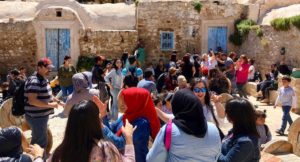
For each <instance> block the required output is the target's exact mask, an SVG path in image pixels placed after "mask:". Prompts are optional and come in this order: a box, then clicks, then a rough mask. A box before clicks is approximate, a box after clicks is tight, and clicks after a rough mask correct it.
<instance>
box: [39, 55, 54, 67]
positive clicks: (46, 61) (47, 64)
mask: <svg viewBox="0 0 300 162" xmlns="http://www.w3.org/2000/svg"><path fill="white" fill-rule="evenodd" d="M37 66H44V67H46V68H49V69H52V68H54V66H53V64H52V61H51V60H50V59H49V58H47V57H45V58H42V59H40V60H39V61H38V63H37Z"/></svg>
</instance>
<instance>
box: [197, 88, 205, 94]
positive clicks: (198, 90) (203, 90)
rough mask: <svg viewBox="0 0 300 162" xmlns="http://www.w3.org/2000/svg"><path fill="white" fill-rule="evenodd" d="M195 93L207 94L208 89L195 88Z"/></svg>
mask: <svg viewBox="0 0 300 162" xmlns="http://www.w3.org/2000/svg"><path fill="white" fill-rule="evenodd" d="M194 92H195V93H200V92H202V93H205V92H206V88H198V87H195V88H194Z"/></svg>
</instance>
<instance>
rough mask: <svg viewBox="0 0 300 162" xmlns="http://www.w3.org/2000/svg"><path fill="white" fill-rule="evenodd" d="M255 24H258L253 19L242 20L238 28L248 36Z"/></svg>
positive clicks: (243, 34) (242, 33)
mask: <svg viewBox="0 0 300 162" xmlns="http://www.w3.org/2000/svg"><path fill="white" fill-rule="evenodd" d="M253 25H256V23H255V22H254V21H253V20H249V19H246V20H242V21H240V22H239V23H238V24H237V30H238V31H239V33H240V34H241V35H242V36H246V35H247V34H248V33H249V31H250V30H251V27H252V26H253Z"/></svg>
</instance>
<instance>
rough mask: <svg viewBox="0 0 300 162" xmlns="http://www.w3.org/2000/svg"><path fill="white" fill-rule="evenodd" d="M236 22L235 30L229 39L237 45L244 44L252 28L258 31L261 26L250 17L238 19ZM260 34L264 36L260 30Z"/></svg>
mask: <svg viewBox="0 0 300 162" xmlns="http://www.w3.org/2000/svg"><path fill="white" fill-rule="evenodd" d="M234 24H235V32H234V33H233V34H231V35H230V36H229V41H230V42H231V43H232V44H234V45H236V46H240V45H242V44H243V41H244V40H245V39H246V37H247V35H248V34H249V32H250V30H256V31H257V30H258V29H260V27H259V26H258V25H256V22H255V21H253V20H250V19H238V20H236V21H235V22H234ZM259 35H261V36H262V31H260V33H259Z"/></svg>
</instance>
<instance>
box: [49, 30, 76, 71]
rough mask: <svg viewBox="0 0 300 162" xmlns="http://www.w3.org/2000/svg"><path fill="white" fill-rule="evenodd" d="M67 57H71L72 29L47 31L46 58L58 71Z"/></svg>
mask: <svg viewBox="0 0 300 162" xmlns="http://www.w3.org/2000/svg"><path fill="white" fill-rule="evenodd" d="M66 55H70V29H46V57H48V58H50V59H51V61H52V63H53V65H54V66H55V68H56V70H57V69H58V68H59V66H60V65H62V64H63V62H64V57H65V56H66Z"/></svg>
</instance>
